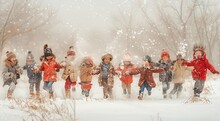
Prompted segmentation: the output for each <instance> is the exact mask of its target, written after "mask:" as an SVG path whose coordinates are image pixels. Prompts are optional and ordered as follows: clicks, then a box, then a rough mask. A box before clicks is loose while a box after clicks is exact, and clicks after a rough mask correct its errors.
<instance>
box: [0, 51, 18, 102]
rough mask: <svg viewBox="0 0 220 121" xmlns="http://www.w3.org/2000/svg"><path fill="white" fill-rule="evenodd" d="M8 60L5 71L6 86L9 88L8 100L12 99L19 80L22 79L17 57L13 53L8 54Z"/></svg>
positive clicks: (8, 52)
mask: <svg viewBox="0 0 220 121" xmlns="http://www.w3.org/2000/svg"><path fill="white" fill-rule="evenodd" d="M6 56H7V58H6V59H5V61H4V65H5V67H4V69H3V73H2V75H3V81H4V84H3V86H5V85H8V86H9V89H8V93H7V98H9V99H10V98H12V93H13V92H14V90H15V88H16V84H17V79H19V78H20V74H22V69H21V68H20V67H19V65H18V61H17V58H16V55H15V54H14V53H13V52H10V51H7V52H6Z"/></svg>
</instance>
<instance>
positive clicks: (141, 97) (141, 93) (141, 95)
mask: <svg viewBox="0 0 220 121" xmlns="http://www.w3.org/2000/svg"><path fill="white" fill-rule="evenodd" d="M143 95H144V93H143V92H140V93H139V96H138V99H139V100H143Z"/></svg>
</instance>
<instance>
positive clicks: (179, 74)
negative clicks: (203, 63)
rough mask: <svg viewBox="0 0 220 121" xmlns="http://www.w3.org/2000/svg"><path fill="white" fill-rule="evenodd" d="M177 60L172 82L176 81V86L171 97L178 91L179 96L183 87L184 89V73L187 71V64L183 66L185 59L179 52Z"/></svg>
mask: <svg viewBox="0 0 220 121" xmlns="http://www.w3.org/2000/svg"><path fill="white" fill-rule="evenodd" d="M176 58H177V59H176V61H175V62H174V66H173V69H172V71H173V80H172V82H173V83H174V88H173V89H172V91H171V92H170V94H169V97H170V98H172V96H173V95H174V94H175V93H177V98H179V96H180V94H181V92H182V89H183V83H184V81H185V80H184V74H185V71H186V70H187V67H186V66H183V65H182V63H183V61H184V59H183V57H182V55H181V54H178V55H177V57H176Z"/></svg>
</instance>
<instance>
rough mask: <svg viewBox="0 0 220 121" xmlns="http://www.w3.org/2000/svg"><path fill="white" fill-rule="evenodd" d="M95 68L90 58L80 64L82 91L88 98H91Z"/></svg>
mask: <svg viewBox="0 0 220 121" xmlns="http://www.w3.org/2000/svg"><path fill="white" fill-rule="evenodd" d="M95 68H96V66H95V64H94V63H93V60H92V58H91V57H89V56H87V57H85V58H84V59H83V61H82V63H81V64H80V80H81V82H80V84H81V89H82V95H85V96H86V97H88V96H89V92H90V89H91V86H92V84H91V81H92V73H93V70H94V69H95Z"/></svg>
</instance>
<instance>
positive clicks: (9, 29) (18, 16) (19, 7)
mask: <svg viewBox="0 0 220 121" xmlns="http://www.w3.org/2000/svg"><path fill="white" fill-rule="evenodd" d="M5 2H6V1H5ZM7 2H8V4H0V7H1V8H4V10H3V11H1V12H0V16H1V17H2V19H1V21H0V52H2V50H3V48H4V46H5V45H6V43H7V42H9V41H10V40H12V38H13V37H16V36H22V35H25V34H27V33H29V32H33V31H35V30H36V29H38V28H40V27H42V26H44V25H47V24H48V22H49V21H50V19H51V18H52V17H53V16H54V15H55V14H54V12H53V10H52V9H48V8H47V7H42V6H40V5H39V4H38V3H36V2H35V1H31V0H28V1H27V0H22V1H19V2H18V1H15V0H11V1H7Z"/></svg>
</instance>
